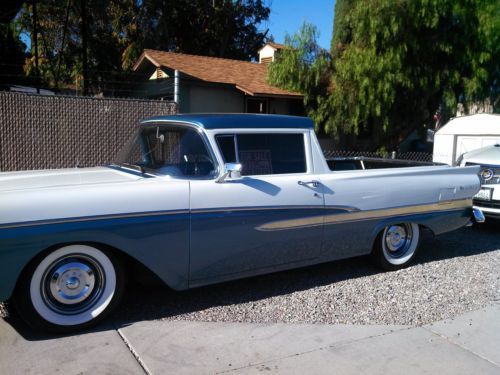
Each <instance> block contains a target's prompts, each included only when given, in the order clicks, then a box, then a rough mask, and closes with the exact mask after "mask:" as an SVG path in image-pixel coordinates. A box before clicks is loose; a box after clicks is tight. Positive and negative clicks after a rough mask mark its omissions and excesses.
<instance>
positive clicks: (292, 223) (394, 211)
mask: <svg viewBox="0 0 500 375" xmlns="http://www.w3.org/2000/svg"><path fill="white" fill-rule="evenodd" d="M466 207H472V199H460V200H453V201H446V202H439V203H432V204H423V205H411V206H399V207H393V208H387V209H376V210H366V211H362V210H360V209H359V208H357V207H351V206H326V207H323V206H320V205H318V206H314V205H312V206H307V205H304V206H301V205H297V206H253V207H217V208H207V209H197V210H191V211H190V210H169V211H154V212H132V213H119V214H109V215H96V216H85V217H68V218H58V219H47V220H36V221H27V222H18V223H8V224H0V229H11V228H19V227H31V226H37V225H50V224H62V223H77V222H86V221H95V220H110V219H124V218H134V217H151V216H165V215H179V214H189V213H193V214H198V213H218V212H220V213H227V212H235V211H271V210H310V209H315V210H324V211H328V210H336V211H341V212H340V213H333V214H328V213H327V212H325V214H317V215H315V216H311V217H307V218H299V219H291V220H282V221H275V222H270V223H266V224H263V225H261V226H259V227H257V228H256V229H257V230H284V229H291V228H300V227H302V226H311V225H323V224H325V225H328V224H337V223H346V222H355V221H360V220H371V219H378V218H384V217H391V216H400V215H410V214H415V213H427V212H439V211H450V210H457V209H461V208H466Z"/></svg>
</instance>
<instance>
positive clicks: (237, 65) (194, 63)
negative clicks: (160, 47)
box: [133, 49, 302, 98]
mask: <svg viewBox="0 0 500 375" xmlns="http://www.w3.org/2000/svg"><path fill="white" fill-rule="evenodd" d="M145 61H149V62H150V63H151V64H153V65H154V66H155V67H157V68H159V67H166V68H170V69H172V70H179V71H180V72H182V73H184V74H186V75H189V76H191V77H194V78H197V79H199V80H202V81H205V82H214V83H225V84H231V85H234V86H235V87H236V88H237V89H238V90H241V91H243V92H245V93H246V94H249V95H252V96H285V97H295V98H301V97H302V95H301V94H299V93H296V92H292V91H288V90H282V89H280V88H277V87H274V86H271V85H269V84H268V83H267V66H266V65H264V64H258V63H253V62H248V61H240V60H232V59H223V58H218V57H208V56H198V55H188V54H184V53H175V52H164V51H157V50H152V49H145V50H144V52H143V53H142V55H141V57H140V58H139V60H138V61H137V62H136V63H135V65H134V67H133V69H134V70H137V69H139V67H140V66H141V65H142V64H143V63H144V62H145Z"/></svg>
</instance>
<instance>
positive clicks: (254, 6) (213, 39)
mask: <svg viewBox="0 0 500 375" xmlns="http://www.w3.org/2000/svg"><path fill="white" fill-rule="evenodd" d="M30 4H31V3H27V4H25V5H24V7H23V10H22V12H21V14H20V15H19V17H18V22H19V24H20V25H21V30H22V31H23V32H25V33H28V34H30V35H31V36H32V38H33V37H34V35H33V23H32V6H31V5H30ZM84 10H85V12H83V11H84ZM37 13H38V19H39V24H38V27H39V34H38V41H39V46H40V70H41V76H42V81H43V83H44V84H45V85H47V86H51V87H58V86H68V85H70V86H73V85H75V84H76V85H77V86H81V83H82V80H83V77H82V72H83V67H84V60H83V58H82V56H83V55H84V53H83V52H84V50H83V48H84V45H86V46H85V47H86V48H85V51H86V55H87V56H88V58H87V59H86V61H87V64H88V76H89V79H88V81H89V86H90V92H93V93H98V92H104V93H113V92H116V90H118V91H119V93H120V94H122V95H126V94H127V90H130V87H132V86H133V85H134V84H136V83H137V82H136V80H135V79H134V76H135V75H134V73H133V72H130V69H131V67H132V66H133V64H134V63H135V61H136V60H137V58H138V57H139V55H140V54H141V53H142V51H143V49H144V48H153V49H160V50H166V51H175V52H183V53H192V54H200V55H208V56H217V57H227V58H236V59H249V58H251V57H255V56H256V53H257V50H258V48H260V47H261V46H262V44H263V43H264V41H265V39H266V36H267V31H264V32H262V31H259V30H258V25H259V24H260V23H261V22H262V21H265V20H266V19H267V18H268V17H269V13H270V9H269V7H267V6H265V4H264V1H263V0H239V1H231V0H213V1H206V0H65V1H58V0H38V1H37ZM82 14H85V17H84V20H82ZM84 21H85V22H84ZM82 25H85V26H86V28H85V35H86V39H85V40H86V43H83V41H82V34H83V33H82V31H83V30H82ZM32 46H33V43H32ZM31 55H32V56H33V53H32V54H31ZM33 67H34V59H29V61H28V63H27V65H26V71H27V73H28V74H33V70H34V69H33Z"/></svg>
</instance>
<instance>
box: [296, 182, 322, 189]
mask: <svg viewBox="0 0 500 375" xmlns="http://www.w3.org/2000/svg"><path fill="white" fill-rule="evenodd" d="M297 183H298V184H299V185H302V186H309V185H311V186H312V187H315V188H317V187H318V186H319V181H317V180H312V181H297Z"/></svg>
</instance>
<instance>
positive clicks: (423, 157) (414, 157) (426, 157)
mask: <svg viewBox="0 0 500 375" xmlns="http://www.w3.org/2000/svg"><path fill="white" fill-rule="evenodd" d="M323 153H324V155H325V158H327V159H332V158H350V157H360V156H363V157H365V158H383V159H398V160H411V161H418V162H432V154H431V153H428V152H401V153H396V152H392V153H390V154H385V155H384V154H381V153H377V152H369V151H348V150H323Z"/></svg>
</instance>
